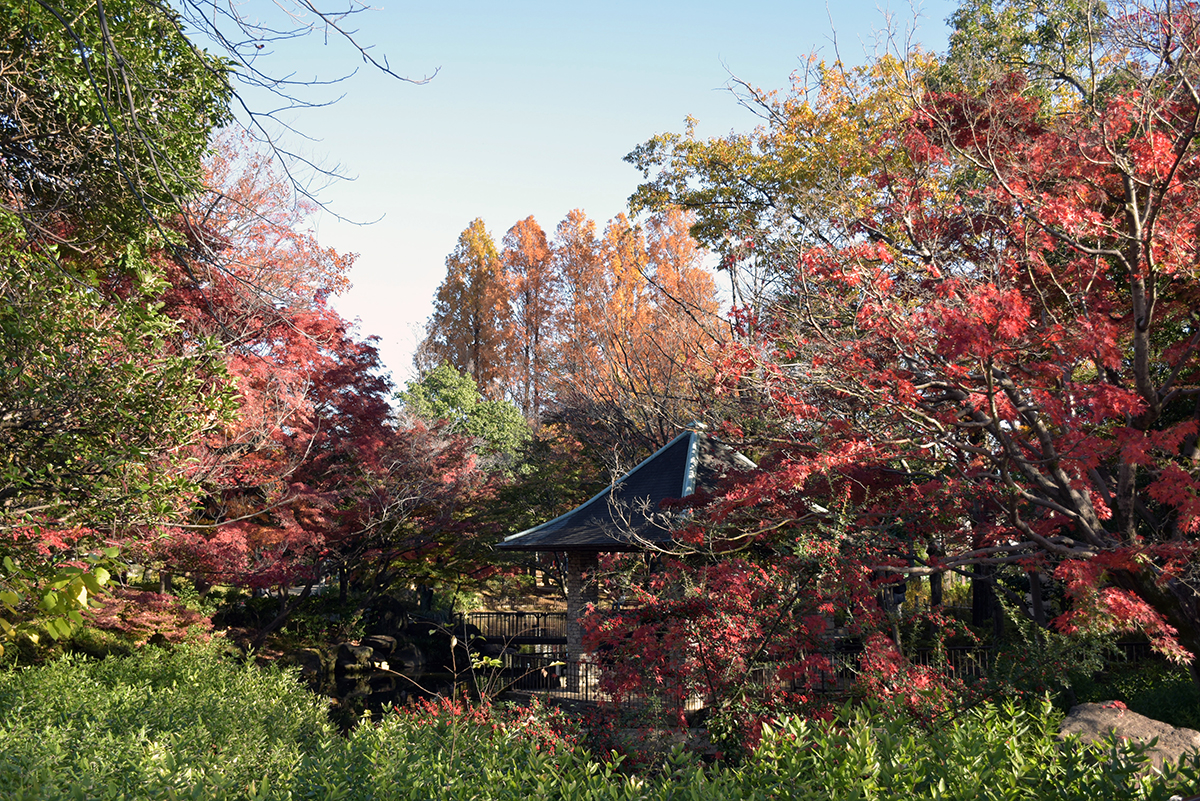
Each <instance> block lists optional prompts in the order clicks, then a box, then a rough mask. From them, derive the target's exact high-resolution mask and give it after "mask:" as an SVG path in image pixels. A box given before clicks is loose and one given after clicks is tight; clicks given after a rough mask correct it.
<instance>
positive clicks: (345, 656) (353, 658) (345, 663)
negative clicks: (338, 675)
mask: <svg viewBox="0 0 1200 801" xmlns="http://www.w3.org/2000/svg"><path fill="white" fill-rule="evenodd" d="M374 658H375V651H373V650H372V649H370V648H368V647H367V646H365V645H354V644H353V643H348V642H344V643H342V644H341V645H339V646H338V650H337V669H338V671H339V672H342V673H356V672H361V671H365V670H370V669H371V662H372V660H373V659H374Z"/></svg>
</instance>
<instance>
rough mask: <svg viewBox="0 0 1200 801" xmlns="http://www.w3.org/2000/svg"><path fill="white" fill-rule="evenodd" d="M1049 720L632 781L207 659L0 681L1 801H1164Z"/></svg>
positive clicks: (498, 717)
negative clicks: (363, 714) (356, 722)
mask: <svg viewBox="0 0 1200 801" xmlns="http://www.w3.org/2000/svg"><path fill="white" fill-rule="evenodd" d="M1056 723H1057V718H1056V717H1055V713H1053V711H1052V710H1051V709H1050V708H1049V707H1048V706H1045V707H1042V708H1041V709H1035V710H1032V711H1023V710H1019V709H1016V708H1013V707H1007V708H997V707H984V708H981V709H979V710H977V711H975V712H972V713H970V714H967V715H965V716H963V717H961V718H960V719H958V720H956V721H954V722H952V723H951V724H949V725H946V726H944V727H941V728H938V729H934V730H930V731H926V730H924V729H921V728H919V727H915V726H913V725H911V724H909V723H905V722H903V721H900V720H886V719H884V718H883V717H881V716H873V715H871V714H869V713H868V711H867V710H865V709H861V708H860V709H859V710H857V711H853V712H847V713H845V714H843V715H842V716H840V717H836V718H834V719H833V720H830V721H824V722H804V721H801V720H799V719H791V720H786V721H782V722H780V723H778V724H776V725H775V726H771V725H769V724H768V726H767V727H766V730H765V732H764V736H763V739H762V741H761V744H760V747H759V749H758V750H757V752H756V753H754V754H753V755H751V756H750V757H749V758H748V759H746V760H745V761H744V762H743V763H742V764H741V765H736V766H734V765H726V764H721V763H717V764H715V765H706V764H704V763H703V762H701V761H700V760H699V759H698V758H696V757H694V756H692V755H688V754H685V753H683V752H679V751H676V752H674V753H672V754H670V755H668V756H666V757H665V758H664V759H662V760H660V761H659V762H657V763H655V764H651V765H647V766H643V767H642V768H641V769H639V771H638V772H636V773H634V772H632V771H629V770H628V768H627V765H626V764H623V763H622V761H621V760H620V759H609V760H602V759H597V758H595V757H593V756H592V755H591V754H589V752H588V751H587V750H586V748H585V747H584V746H583V745H582V744H581V743H582V742H583V739H584V737H585V734H586V733H585V732H583V731H582V730H581V729H579V728H578V727H577V726H576V725H574V724H573V723H572V722H571V721H570V720H569V719H568V718H567V717H566V716H565V715H563V714H562V713H561V712H558V711H556V710H553V709H547V708H545V707H540V706H536V705H535V706H533V707H493V708H489V707H483V708H480V707H471V706H467V705H465V704H461V703H455V702H449V701H433V702H429V703H426V704H424V705H421V706H417V707H411V708H408V709H404V710H398V711H396V712H393V713H389V714H388V715H386V716H384V717H383V718H382V719H381V720H378V721H375V722H368V723H364V724H363V725H360V726H359V727H358V728H357V729H355V730H354V731H353V732H352V733H351V734H350V735H349V736H347V737H342V736H340V735H338V734H337V733H336V731H335V730H334V728H333V727H332V726H330V724H329V722H328V720H327V718H326V714H325V704H324V702H322V701H321V700H319V699H318V698H316V697H314V696H312V695H311V694H309V693H308V692H307V691H306V690H304V689H303V688H302V687H301V686H300V685H299V684H298V683H297V682H296V681H295V680H294V679H293V677H291V676H290V675H288V674H286V673H283V672H280V671H278V670H274V669H267V670H263V669H260V668H257V667H255V666H253V665H239V664H236V663H233V662H231V661H228V660H226V659H224V658H222V657H221V656H220V654H219V653H218V652H217V650H216V648H215V647H214V646H212V645H209V646H203V647H200V646H196V647H181V648H179V649H177V650H174V651H169V652H168V651H162V650H158V649H155V648H146V649H143V650H140V651H139V652H137V653H136V654H134V655H132V656H130V657H123V658H110V659H107V660H104V661H99V662H93V661H84V660H81V659H79V658H77V657H65V658H63V659H61V660H59V661H55V662H52V663H49V664H46V665H43V666H40V667H36V668H28V669H24V670H17V669H12V670H7V671H4V672H0V796H3V797H5V798H12V799H59V798H73V797H75V798H89V799H92V798H94V799H118V798H205V799H209V798H213V799H220V798H278V799H288V798H291V799H299V798H324V799H358V798H362V799H367V798H371V799H390V798H396V799H419V801H426V800H427V799H455V800H457V799H465V798H478V799H520V801H532V800H533V799H551V798H554V799H559V798H561V799H696V800H697V801H704V800H706V799H713V800H714V801H715V800H716V799H769V798H794V799H809V798H812V799H822V801H824V799H829V798H850V797H854V798H864V799H867V798H869V799H911V798H962V799H968V798H969V799H975V798H992V799H1023V798H1029V799H1035V798H1054V799H1056V800H1057V799H1080V801H1083V799H1087V801H1096V800H1097V799H1122V801H1123V800H1124V799H1163V801H1165V799H1167V798H1169V797H1170V795H1171V794H1172V792H1177V791H1180V790H1183V789H1185V788H1189V787H1194V786H1196V782H1197V781H1198V780H1200V765H1193V766H1190V767H1188V768H1187V769H1186V770H1185V773H1184V774H1183V775H1172V776H1169V777H1168V778H1166V779H1165V780H1164V779H1158V780H1155V781H1151V780H1149V779H1146V778H1139V777H1138V770H1139V769H1140V768H1141V767H1143V765H1144V763H1143V762H1141V761H1140V759H1139V752H1138V751H1137V749H1135V748H1131V747H1128V746H1125V747H1120V746H1116V745H1112V746H1110V747H1109V748H1108V749H1107V750H1105V749H1090V748H1084V747H1082V746H1079V745H1066V746H1062V745H1060V744H1058V743H1057V742H1056V741H1055V740H1054V736H1053V735H1054V731H1055V728H1056Z"/></svg>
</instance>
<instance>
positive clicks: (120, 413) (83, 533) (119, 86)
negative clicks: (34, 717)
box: [0, 0, 230, 636]
mask: <svg viewBox="0 0 1200 801" xmlns="http://www.w3.org/2000/svg"><path fill="white" fill-rule="evenodd" d="M229 98H230V88H229V84H228V81H227V75H226V69H225V65H224V63H223V62H221V61H220V60H218V59H216V58H214V57H212V56H209V55H207V54H205V53H204V52H202V51H200V50H198V49H197V48H196V47H194V46H193V45H192V43H191V42H190V41H188V39H187V38H186V36H185V35H184V31H183V28H182V26H181V24H180V21H179V19H178V17H177V16H176V15H175V13H174V12H172V11H171V10H170V9H169V7H167V6H162V5H159V4H155V3H145V2H140V0H113V1H112V2H105V3H82V2H59V3H50V2H28V3H8V4H5V5H4V6H3V7H0V187H2V188H0V298H2V300H0V331H2V334H3V339H2V344H0V542H3V543H4V544H3V546H0V556H2V557H4V558H3V561H2V562H0V564H2V565H3V567H2V569H0V600H2V601H3V611H2V613H0V617H2V618H3V624H2V627H3V628H4V630H5V633H6V634H8V635H9V636H12V635H13V634H14V633H20V632H22V631H23V632H25V633H33V632H34V631H35V630H36V628H37V627H41V628H42V629H43V630H45V631H47V632H49V633H50V634H51V635H54V636H60V635H62V634H63V633H64V632H65V631H67V630H68V629H69V627H70V624H71V623H72V622H75V619H76V617H77V615H78V611H77V609H78V607H79V606H80V605H81V604H83V603H86V598H87V590H88V589H89V583H85V581H84V578H83V576H85V575H86V576H90V578H89V579H88V582H90V585H91V586H90V589H92V590H94V589H96V588H98V586H99V577H101V576H102V575H103V574H102V573H100V572H98V571H95V572H91V573H88V572H86V571H84V570H83V569H82V568H81V567H79V565H80V564H86V561H85V560H84V557H85V556H87V555H88V554H93V555H94V554H98V553H101V552H102V549H103V548H104V547H106V546H107V545H108V544H109V543H110V542H111V541H113V540H116V539H120V538H122V537H126V536H128V534H129V533H130V532H131V531H133V530H136V529H139V528H142V527H145V526H149V525H151V524H153V523H154V522H156V521H159V520H161V519H163V518H164V517H166V516H168V515H170V514H171V513H172V512H174V511H175V510H177V509H178V508H179V507H180V505H181V504H183V503H186V501H187V499H188V491H187V485H186V482H185V481H184V480H182V479H181V478H180V476H181V475H183V471H182V470H181V461H182V455H183V453H184V450H185V449H186V447H187V446H188V445H189V444H191V443H193V442H194V441H195V440H196V438H197V437H198V436H199V435H200V434H201V432H202V431H203V430H204V428H205V427H206V426H208V425H211V424H212V422H213V421H214V420H215V419H217V418H219V417H220V416H221V415H222V413H223V411H224V407H225V395H224V394H223V393H222V392H221V391H219V390H218V389H217V387H216V385H215V384H214V383H212V381H213V379H214V377H215V376H216V375H217V374H216V373H215V372H213V369H212V368H213V360H212V357H213V352H212V349H211V347H210V346H209V345H208V344H207V343H206V342H204V341H201V340H197V339H191V340H188V339H187V338H184V337H181V336H180V331H179V328H178V326H177V324H176V323H175V322H174V321H173V320H171V319H170V318H168V317H166V316H165V315H163V314H162V313H161V312H160V310H159V306H158V302H157V295H158V293H160V292H161V291H162V289H163V287H164V283H163V276H164V271H163V269H162V266H161V262H158V261H156V259H157V258H161V257H162V254H164V253H166V252H169V253H171V254H172V255H173V256H174V257H175V258H176V259H183V258H184V257H185V256H186V253H187V251H188V250H189V249H190V248H191V247H192V246H193V245H194V242H191V241H189V239H188V237H186V236H184V235H182V234H179V233H175V232H174V231H172V227H176V228H177V226H173V221H174V219H175V215H176V213H177V211H178V209H179V200H180V199H181V198H182V197H184V196H186V195H187V194H189V193H193V192H195V191H196V190H197V189H198V187H199V185H200V176H201V174H202V173H201V166H202V165H201V157H202V156H203V154H204V152H205V150H206V148H207V142H208V139H209V136H210V134H211V132H212V131H213V129H214V127H215V126H217V125H219V124H221V123H223V122H224V121H226V120H228V119H229V118H230V117H229V111H228V102H229ZM64 571H65V572H64Z"/></svg>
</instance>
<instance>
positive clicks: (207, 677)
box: [0, 646, 334, 799]
mask: <svg viewBox="0 0 1200 801" xmlns="http://www.w3.org/2000/svg"><path fill="white" fill-rule="evenodd" d="M325 707H326V705H325V703H324V702H322V701H321V700H319V699H317V698H316V697H315V696H312V695H311V694H309V693H308V692H307V691H305V690H304V689H303V688H302V687H301V686H300V685H299V684H298V683H297V682H296V680H295V679H294V678H293V677H292V676H290V675H287V674H284V673H282V672H280V671H278V670H262V669H259V668H257V667H256V666H254V665H252V664H249V665H238V664H235V663H233V662H227V661H225V660H223V659H221V658H220V656H219V655H218V653H217V651H216V648H215V647H214V646H206V647H181V648H178V649H176V650H173V651H164V650H159V649H157V648H145V649H142V650H140V651H139V652H138V653H137V654H135V655H133V656H130V657H123V658H110V659H105V660H102V661H85V660H83V659H80V658H79V657H71V656H66V657H63V658H61V659H59V660H57V661H54V662H50V663H47V664H45V665H43V666H40V667H36V668H27V669H23V670H9V671H4V672H0V797H4V798H11V799H20V798H30V799H39V798H45V799H51V798H71V797H81V798H114V799H115V798H120V797H122V796H125V797H129V798H142V797H144V798H168V797H172V794H175V795H177V796H178V795H183V796H186V795H188V794H190V793H192V792H193V791H194V790H197V789H199V790H200V791H201V797H240V794H243V793H244V792H245V790H246V788H248V787H250V785H251V784H252V783H261V782H262V780H263V778H264V777H271V776H287V775H291V774H292V773H293V772H294V771H295V770H296V769H297V768H298V767H299V765H300V764H301V762H302V761H303V760H304V759H305V757H306V756H307V755H308V754H311V753H312V752H313V751H314V750H315V749H316V748H318V747H319V745H320V744H321V743H327V742H329V741H330V740H331V739H332V738H333V736H334V735H333V732H332V729H331V727H330V724H329V723H328V722H327V720H326V714H325Z"/></svg>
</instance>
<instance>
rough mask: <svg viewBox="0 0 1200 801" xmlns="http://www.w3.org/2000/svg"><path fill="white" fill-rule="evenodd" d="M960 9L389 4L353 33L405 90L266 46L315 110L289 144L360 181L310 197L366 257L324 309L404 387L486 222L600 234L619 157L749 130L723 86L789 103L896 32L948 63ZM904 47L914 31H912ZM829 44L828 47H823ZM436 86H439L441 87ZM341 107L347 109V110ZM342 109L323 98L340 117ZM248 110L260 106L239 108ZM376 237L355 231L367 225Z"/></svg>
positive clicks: (619, 171)
mask: <svg viewBox="0 0 1200 801" xmlns="http://www.w3.org/2000/svg"><path fill="white" fill-rule="evenodd" d="M954 7H955V4H954V3H952V2H946V0H927V1H926V2H925V3H924V4H923V5H921V6H919V7H917V8H916V9H915V10H914V8H912V7H910V6H908V5H907V4H904V5H900V6H898V7H892V8H891V9H888V8H887V7H884V6H877V5H875V4H874V3H871V2H864V0H842V1H841V2H831V3H829V4H826V3H825V2H822V1H821V0H797V1H796V2H780V1H775V2H767V1H766V0H741V2H739V3H737V4H733V3H729V2H709V1H708V0H692V2H679V1H677V0H672V1H671V2H656V1H655V0H641V2H626V0H608V1H607V2H603V3H600V2H592V3H579V2H571V1H570V0H557V2H525V1H523V0H508V1H507V2H503V3H501V2H494V1H493V2H460V1H459V0H433V2H423V3H411V2H385V3H384V4H383V5H382V6H379V7H377V8H374V9H372V10H370V11H368V12H365V13H363V14H359V15H356V16H355V17H354V18H353V19H351V20H348V21H347V25H348V26H349V27H350V28H353V29H355V30H356V31H357V32H356V33H355V38H356V40H357V42H358V43H359V44H360V45H364V46H369V47H370V48H371V50H370V53H371V54H372V55H373V56H374V57H376V58H377V59H382V58H384V57H386V59H387V62H388V64H389V65H390V66H391V68H392V70H393V71H394V72H396V73H399V74H401V75H405V76H408V77H411V78H422V77H424V76H427V75H433V77H432V79H431V80H429V81H428V82H427V83H425V84H423V85H419V86H418V85H413V84H410V83H405V82H401V81H399V80H396V79H395V78H392V77H389V76H387V75H384V74H382V73H380V72H379V71H377V70H374V69H373V68H371V67H369V66H367V65H363V64H362V63H361V57H360V56H359V54H358V53H357V52H356V51H354V50H353V48H351V47H349V46H348V45H347V44H346V43H345V42H341V41H339V40H338V37H336V36H330V37H324V36H322V35H320V34H315V35H312V36H309V37H307V38H305V39H302V40H298V41H295V42H293V43H291V44H290V45H276V44H271V45H269V46H266V47H264V48H263V50H262V54H263V55H262V58H263V62H262V64H263V66H264V69H266V70H269V71H271V72H272V73H273V74H276V75H279V74H293V75H294V76H295V78H296V79H297V80H307V79H318V80H329V79H330V78H333V77H339V76H343V75H346V74H347V73H350V72H353V71H354V70H355V68H356V67H358V70H357V72H356V73H355V74H353V75H351V76H350V77H348V78H347V79H346V80H344V81H342V82H340V83H338V84H336V85H332V86H326V87H318V88H316V89H313V90H310V92H309V94H307V95H306V97H307V99H309V100H311V101H313V102H320V103H328V105H325V106H322V107H320V108H313V109H306V110H303V111H297V112H286V113H284V114H282V115H281V117H282V118H283V119H284V120H285V121H286V122H287V123H288V124H290V125H291V126H292V127H294V128H295V129H296V130H297V131H299V132H302V133H303V135H304V136H305V137H306V138H299V137H298V136H297V135H296V134H291V135H290V136H289V140H288V144H289V146H290V147H293V148H295V149H297V150H299V151H302V152H303V153H304V154H305V155H306V156H307V157H310V158H312V159H314V160H316V161H318V162H320V163H322V164H323V165H325V166H326V167H330V168H332V167H335V166H336V167H338V168H340V170H341V171H342V172H343V173H344V174H346V175H347V176H351V177H352V178H353V180H343V181H336V182H333V183H332V184H330V185H328V186H326V187H325V188H324V189H322V190H321V191H320V193H319V197H320V199H321V201H322V202H323V203H324V204H325V205H326V207H327V208H328V211H326V212H322V213H321V214H319V215H318V217H317V218H316V219H315V220H314V224H315V228H316V233H317V235H318V238H319V240H320V241H321V243H322V244H324V245H326V246H332V247H334V248H336V249H337V250H339V251H341V252H349V253H356V254H358V257H357V261H356V263H355V266H354V269H353V271H352V273H351V276H350V278H351V281H352V283H353V287H352V289H350V290H349V291H348V292H347V293H345V294H344V295H343V296H340V297H338V298H336V299H335V300H334V306H335V307H336V308H337V310H338V311H339V312H340V313H341V314H342V315H343V316H345V317H347V318H349V319H357V320H358V324H359V329H358V330H359V333H360V334H361V335H363V336H367V335H374V336H377V337H379V339H380V341H379V347H380V353H381V357H382V360H383V362H384V364H385V365H386V367H387V369H388V370H389V371H390V372H391V375H392V379H393V381H395V382H396V383H397V384H398V385H402V384H403V382H404V381H405V380H407V379H409V378H412V377H413V368H412V353H413V350H414V349H415V347H416V345H417V342H418V341H419V340H420V339H421V338H422V337H423V336H424V329H425V321H426V320H427V318H428V317H429V314H430V312H431V309H432V300H433V297H434V294H435V292H436V290H437V287H438V285H439V284H440V283H441V281H442V278H443V277H444V275H445V259H446V256H447V255H448V254H449V253H450V251H451V250H452V249H453V248H454V245H455V242H456V241H457V239H458V235H459V233H460V232H462V231H463V229H465V228H466V227H467V225H468V224H469V223H470V222H471V221H472V220H473V219H475V218H477V217H478V218H482V219H483V220H484V222H485V223H486V225H487V227H488V230H489V231H490V232H491V233H492V235H493V237H494V238H495V239H496V241H497V243H499V242H500V240H501V239H502V238H503V236H504V234H505V232H506V231H507V230H508V229H509V227H511V226H512V225H513V224H514V223H516V222H517V221H518V220H521V219H524V218H525V217H527V216H529V215H533V216H534V217H535V218H536V219H537V221H538V222H539V223H540V224H541V226H542V228H543V229H545V231H546V233H547V235H548V236H552V235H553V232H554V228H555V226H556V225H557V224H558V222H559V221H560V220H561V219H563V218H564V217H565V216H566V214H567V212H569V211H570V210H572V209H575V208H580V209H583V210H584V211H586V212H587V213H588V215H589V216H590V217H592V218H593V219H594V220H596V221H597V225H598V227H599V228H601V229H602V228H603V226H604V223H605V222H606V221H607V220H609V219H610V218H612V217H613V216H615V215H616V214H618V213H620V212H622V211H624V210H625V207H626V202H627V200H628V197H629V195H630V194H632V193H633V191H634V190H635V189H636V188H637V185H638V183H639V181H640V180H641V174H640V173H639V172H638V171H637V170H636V169H635V168H633V167H632V166H631V165H629V164H627V163H625V162H624V161H623V157H624V156H625V154H627V153H628V152H630V151H631V150H633V148H634V147H636V146H637V145H638V144H640V143H642V142H644V141H646V140H647V139H649V138H650V137H651V136H653V135H655V134H658V133H663V132H668V131H675V132H678V131H682V130H683V128H684V124H685V122H684V121H685V119H686V118H687V117H688V116H691V117H694V118H696V119H697V120H698V123H699V124H698V132H699V133H700V134H701V135H702V136H705V137H709V136H720V135H724V134H726V133H729V132H730V131H749V130H751V129H753V128H754V126H755V123H756V118H755V117H754V116H753V115H752V114H751V113H750V112H749V111H748V110H746V109H744V108H742V107H741V106H739V105H738V103H737V101H736V99H735V98H734V97H733V95H731V94H730V92H729V91H728V90H727V86H728V84H729V81H730V77H731V76H736V77H737V78H739V79H741V80H744V81H746V82H748V83H750V84H752V85H755V86H758V87H761V88H764V89H781V88H784V87H786V86H787V85H788V83H789V76H790V75H791V73H792V72H793V71H795V70H796V69H797V68H798V67H800V66H801V65H802V64H803V63H805V62H806V61H807V59H808V56H809V54H812V53H815V54H816V55H817V56H819V57H821V58H824V59H826V60H830V61H832V60H834V59H835V58H837V57H839V56H840V58H841V59H842V60H843V61H844V62H846V63H847V64H859V63H863V62H864V61H865V60H866V59H867V54H870V53H873V52H875V51H876V48H877V47H878V45H879V43H880V41H881V32H883V31H886V30H887V29H888V28H889V19H890V20H891V22H890V26H891V27H892V28H893V29H895V30H896V31H898V32H899V35H900V37H901V38H905V37H910V38H912V39H913V40H914V41H917V42H920V44H921V45H922V46H923V47H925V48H926V49H928V50H933V51H941V50H943V49H944V47H945V42H946V37H947V33H948V30H947V28H946V25H945V20H946V18H947V17H948V16H949V15H950V14H951V13H952V11H953V10H954ZM906 31H907V32H908V33H906ZM835 43H836V45H835ZM434 73H436V74H434ZM339 98H340V99H339ZM335 100H336V102H333V101H335ZM247 102H248V103H250V104H251V105H252V106H255V105H256V104H257V106H256V107H257V108H258V109H259V110H261V109H265V108H268V107H270V103H271V100H270V99H269V98H263V97H256V96H254V95H253V94H249V95H248V96H247ZM367 222H370V224H361V223H367Z"/></svg>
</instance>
